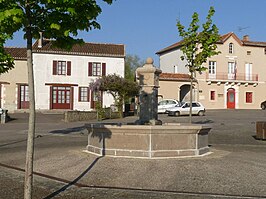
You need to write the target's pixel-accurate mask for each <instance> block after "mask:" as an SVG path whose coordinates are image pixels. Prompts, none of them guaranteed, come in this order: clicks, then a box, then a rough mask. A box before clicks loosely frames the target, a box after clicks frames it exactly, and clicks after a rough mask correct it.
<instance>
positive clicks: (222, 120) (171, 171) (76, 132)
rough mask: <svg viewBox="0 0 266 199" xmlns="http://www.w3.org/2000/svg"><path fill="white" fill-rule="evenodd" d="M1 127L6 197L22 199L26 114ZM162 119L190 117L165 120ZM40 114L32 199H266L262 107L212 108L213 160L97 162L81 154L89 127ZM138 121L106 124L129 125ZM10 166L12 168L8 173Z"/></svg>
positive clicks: (207, 120)
mask: <svg viewBox="0 0 266 199" xmlns="http://www.w3.org/2000/svg"><path fill="white" fill-rule="evenodd" d="M11 117H12V118H13V119H14V120H12V121H11V122H9V123H6V124H2V125H0V135H1V137H0V168H1V169H0V198H23V178H24V172H23V171H21V170H23V169H24V165H25V150H26V136H27V114H14V115H11ZM159 118H160V119H161V120H162V121H163V122H177V123H183V122H187V121H188V117H186V116H185V117H168V116H166V115H159ZM62 119H63V117H62V115H60V114H37V125H36V140H35V159H34V171H35V172H36V173H35V175H34V192H33V196H34V198H69V199H72V198H99V199H101V198H166V199H168V198H196V199H198V198H266V170H265V165H266V158H265V157H266V141H262V140H256V139H255V134H256V133H255V132H256V131H255V125H256V121H266V111H262V110H211V111H207V113H206V115H205V116H203V117H196V116H195V117H193V123H198V124H208V125H211V127H212V131H211V133H210V135H209V143H210V145H211V147H210V149H211V151H212V154H211V155H208V156H205V157H200V158H185V159H184V158H176V159H164V160H148V159H132V158H110V157H96V156H93V155H89V154H87V153H84V152H82V150H83V149H85V147H86V144H87V132H86V129H85V128H84V124H85V123H91V122H97V121H87V122H73V123H64V122H63V121H62ZM136 119H137V117H127V118H123V119H122V120H120V119H116V120H105V121H104V122H107V123H108V122H121V123H127V122H132V121H135V120H136ZM8 167H12V168H8Z"/></svg>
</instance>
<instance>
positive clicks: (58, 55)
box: [0, 39, 125, 112]
mask: <svg viewBox="0 0 266 199" xmlns="http://www.w3.org/2000/svg"><path fill="white" fill-rule="evenodd" d="M5 49H6V51H7V52H9V53H10V54H11V55H12V56H13V57H14V58H15V68H14V69H13V70H11V71H9V72H8V73H5V74H1V75H0V93H1V95H0V96H1V101H0V106H1V107H2V108H5V109H8V110H9V112H14V111H19V110H22V111H24V110H25V109H28V107H29V97H28V74H27V60H26V49H25V48H11V47H6V48H5ZM124 66H125V46H124V45H122V44H99V43H85V44H83V45H74V46H73V48H72V49H71V51H66V50H62V49H58V48H54V47H53V46H52V42H51V40H46V39H42V40H39V41H36V42H35V43H34V44H33V68H34V78H35V82H34V83H35V92H36V94H35V100H36V110H37V111H38V110H40V111H44V110H54V109H55V110H58V109H60V110H93V109H94V108H95V101H96V100H98V99H96V95H95V94H94V93H93V92H91V91H90V89H89V84H90V82H92V81H94V80H95V79H97V78H98V77H100V76H104V75H108V74H114V73H115V74H117V75H120V76H122V77H124ZM101 98H102V99H101V100H102V105H103V106H104V107H108V106H110V105H111V104H113V103H114V101H113V97H112V96H110V95H109V94H107V93H102V95H101Z"/></svg>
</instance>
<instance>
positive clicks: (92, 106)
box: [91, 91, 95, 109]
mask: <svg viewBox="0 0 266 199" xmlns="http://www.w3.org/2000/svg"><path fill="white" fill-rule="evenodd" d="M94 107H95V106H94V101H93V92H92V91H91V108H93V109H94Z"/></svg>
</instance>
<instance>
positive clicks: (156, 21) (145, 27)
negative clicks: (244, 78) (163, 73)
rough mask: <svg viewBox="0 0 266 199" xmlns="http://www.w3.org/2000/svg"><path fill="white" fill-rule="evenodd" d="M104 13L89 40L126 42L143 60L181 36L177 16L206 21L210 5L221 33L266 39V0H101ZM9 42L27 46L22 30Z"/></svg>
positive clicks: (129, 51)
mask: <svg viewBox="0 0 266 199" xmlns="http://www.w3.org/2000/svg"><path fill="white" fill-rule="evenodd" d="M98 2H99V3H100V5H101V7H102V14H101V15H100V16H99V17H98V22H99V23H100V24H101V29H100V30H92V31H90V32H81V33H80V34H79V37H80V38H83V39H84V40H85V41H86V42H97V43H117V44H125V45H126V53H127V54H131V55H137V56H139V57H140V58H141V59H142V60H146V58H147V57H152V58H153V59H154V60H155V65H157V66H159V58H158V56H157V55H156V54H155V53H156V52H157V51H159V50H161V49H162V48H165V47H167V46H169V45H171V44H173V43H175V42H177V41H179V40H180V39H181V38H180V37H179V34H178V30H177V27H176V22H177V19H180V20H181V23H182V24H183V25H185V26H186V27H187V26H188V25H189V23H190V21H191V16H192V14H193V13H194V12H197V13H198V14H199V16H200V22H201V23H202V22H205V18H206V16H207V13H208V10H209V8H210V6H214V8H215V10H216V13H215V15H214V17H213V22H214V23H215V24H216V25H217V27H218V28H219V33H220V34H225V33H228V32H234V33H236V35H237V36H238V37H240V38H242V36H243V35H246V34H248V35H249V36H250V40H252V41H266V12H265V8H266V0H116V1H114V3H113V4H112V5H108V4H106V3H104V2H102V1H98ZM6 46H18V47H21V46H26V42H25V41H24V40H23V37H22V33H21V32H19V33H16V34H15V37H14V39H13V40H12V41H8V42H7V43H6Z"/></svg>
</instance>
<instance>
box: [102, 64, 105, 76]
mask: <svg viewBox="0 0 266 199" xmlns="http://www.w3.org/2000/svg"><path fill="white" fill-rule="evenodd" d="M105 75H106V63H102V76H105Z"/></svg>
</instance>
